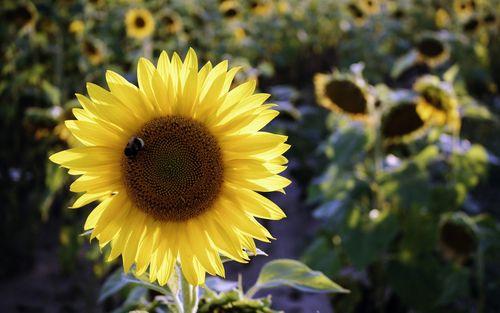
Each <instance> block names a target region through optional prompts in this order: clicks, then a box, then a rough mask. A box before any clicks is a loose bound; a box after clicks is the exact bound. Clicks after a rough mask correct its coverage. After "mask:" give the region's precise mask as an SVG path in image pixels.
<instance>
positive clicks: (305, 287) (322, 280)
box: [249, 259, 349, 293]
mask: <svg viewBox="0 0 500 313" xmlns="http://www.w3.org/2000/svg"><path fill="white" fill-rule="evenodd" d="M280 286H288V287H292V288H295V289H298V290H301V291H305V292H315V293H348V292H349V291H348V290H346V289H344V288H342V287H341V286H339V285H338V284H336V283H334V282H333V281H331V280H330V279H329V278H328V277H326V276H325V275H324V274H323V273H321V272H317V271H313V270H311V269H310V268H309V267H307V266H306V265H305V264H303V263H301V262H299V261H295V260H290V259H278V260H274V261H271V262H269V263H267V264H266V265H264V267H263V268H262V270H261V272H260V274H259V278H258V279H257V282H256V284H255V286H253V287H252V289H251V290H249V293H250V292H251V291H252V293H255V292H256V291H257V290H259V289H263V288H275V287H280Z"/></svg>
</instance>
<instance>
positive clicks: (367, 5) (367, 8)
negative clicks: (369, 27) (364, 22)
mask: <svg viewBox="0 0 500 313" xmlns="http://www.w3.org/2000/svg"><path fill="white" fill-rule="evenodd" d="M359 5H360V7H361V9H362V10H363V11H364V12H366V13H368V14H377V13H379V12H380V3H379V1H378V0H359Z"/></svg>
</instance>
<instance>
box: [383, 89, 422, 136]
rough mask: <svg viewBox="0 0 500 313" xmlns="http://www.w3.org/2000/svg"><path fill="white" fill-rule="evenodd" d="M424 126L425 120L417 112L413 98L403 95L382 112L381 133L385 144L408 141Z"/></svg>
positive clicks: (420, 132) (418, 133)
mask: <svg viewBox="0 0 500 313" xmlns="http://www.w3.org/2000/svg"><path fill="white" fill-rule="evenodd" d="M425 126H426V121H425V120H424V119H423V118H422V117H421V116H420V114H419V113H418V111H417V104H416V102H415V100H414V99H413V98H411V97H406V96H405V97H402V98H400V99H398V100H397V101H396V102H395V103H394V104H391V105H389V106H388V109H387V110H386V111H385V112H384V114H383V116H382V122H381V133H382V136H383V138H384V141H385V143H387V144H395V143H401V142H408V141H411V140H414V139H416V138H418V136H419V135H421V134H422V132H423V131H424V130H425Z"/></svg>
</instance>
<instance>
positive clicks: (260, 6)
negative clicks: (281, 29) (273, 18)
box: [248, 0, 273, 16]
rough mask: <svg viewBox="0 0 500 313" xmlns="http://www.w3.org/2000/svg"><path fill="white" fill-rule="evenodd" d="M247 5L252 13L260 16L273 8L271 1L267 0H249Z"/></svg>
mask: <svg viewBox="0 0 500 313" xmlns="http://www.w3.org/2000/svg"><path fill="white" fill-rule="evenodd" d="M248 7H249V8H250V11H251V12H252V13H253V14H255V15H260V16H265V15H268V14H269V13H271V11H272V9H273V6H272V3H271V1H268V0H250V1H248Z"/></svg>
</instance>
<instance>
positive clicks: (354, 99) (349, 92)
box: [325, 80, 367, 114]
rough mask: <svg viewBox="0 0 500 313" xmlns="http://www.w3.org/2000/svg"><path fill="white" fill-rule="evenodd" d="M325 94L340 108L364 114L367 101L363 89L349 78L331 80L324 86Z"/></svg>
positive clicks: (348, 111)
mask: <svg viewBox="0 0 500 313" xmlns="http://www.w3.org/2000/svg"><path fill="white" fill-rule="evenodd" d="M325 94H326V96H327V97H328V99H330V100H331V101H332V102H333V103H334V104H335V105H336V106H338V107H339V108H340V109H341V110H343V111H345V112H347V113H352V114H365V113H366V112H367V103H366V98H365V95H364V94H363V91H361V89H360V88H359V87H358V86H357V85H356V84H354V83H353V82H351V81H350V80H332V81H330V82H329V83H327V84H326V86H325Z"/></svg>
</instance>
